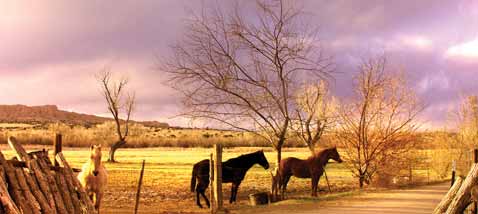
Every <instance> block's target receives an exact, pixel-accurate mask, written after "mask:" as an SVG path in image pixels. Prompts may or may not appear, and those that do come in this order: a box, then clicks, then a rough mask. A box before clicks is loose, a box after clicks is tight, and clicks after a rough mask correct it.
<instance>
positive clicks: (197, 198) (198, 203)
mask: <svg viewBox="0 0 478 214" xmlns="http://www.w3.org/2000/svg"><path fill="white" fill-rule="evenodd" d="M196 204H197V205H198V207H199V208H202V205H201V199H200V198H199V188H196Z"/></svg>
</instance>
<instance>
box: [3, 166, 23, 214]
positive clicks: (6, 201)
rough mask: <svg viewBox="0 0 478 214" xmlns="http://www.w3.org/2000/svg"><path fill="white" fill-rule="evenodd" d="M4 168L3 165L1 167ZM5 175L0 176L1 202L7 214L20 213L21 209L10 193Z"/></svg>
mask: <svg viewBox="0 0 478 214" xmlns="http://www.w3.org/2000/svg"><path fill="white" fill-rule="evenodd" d="M0 168H2V170H3V167H0ZM5 181H6V180H5V179H4V177H3V176H0V202H1V203H2V206H3V208H4V209H5V213H6V214H20V210H19V209H18V207H17V205H16V204H15V202H14V201H13V199H12V198H11V197H10V193H8V188H7V183H6V182H5Z"/></svg>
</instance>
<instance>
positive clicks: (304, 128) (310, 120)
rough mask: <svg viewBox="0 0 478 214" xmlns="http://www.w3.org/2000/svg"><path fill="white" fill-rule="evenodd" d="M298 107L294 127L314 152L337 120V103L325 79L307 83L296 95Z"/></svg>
mask: <svg viewBox="0 0 478 214" xmlns="http://www.w3.org/2000/svg"><path fill="white" fill-rule="evenodd" d="M296 100H297V108H296V113H295V117H294V119H293V120H292V129H293V130H294V133H295V134H296V136H297V137H298V139H299V140H300V141H302V142H303V143H304V144H305V145H307V147H308V148H309V150H310V151H311V152H312V154H314V153H315V147H316V144H317V143H318V142H319V141H320V139H321V138H322V136H323V134H324V133H325V132H327V131H329V130H330V129H332V128H333V127H334V126H335V125H336V122H337V114H336V111H337V107H338V106H337V103H336V101H335V98H334V97H333V96H332V95H330V92H329V88H328V86H327V83H326V82H325V81H320V82H318V83H316V84H311V85H307V86H305V87H304V88H303V90H301V91H299V94H298V95H297V96H296Z"/></svg>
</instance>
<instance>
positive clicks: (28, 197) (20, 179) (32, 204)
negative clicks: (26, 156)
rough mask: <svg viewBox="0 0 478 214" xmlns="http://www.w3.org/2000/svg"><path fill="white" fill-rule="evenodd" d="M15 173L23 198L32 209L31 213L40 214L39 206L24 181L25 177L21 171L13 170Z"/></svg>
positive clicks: (18, 169)
mask: <svg viewBox="0 0 478 214" xmlns="http://www.w3.org/2000/svg"><path fill="white" fill-rule="evenodd" d="M15 173H16V176H17V179H18V184H19V185H20V189H21V191H22V193H23V197H24V198H25V199H26V203H28V204H29V206H30V207H31V208H32V210H31V211H32V213H33V214H41V207H40V204H39V203H38V201H37V199H36V198H35V196H33V193H32V192H31V191H30V187H29V186H28V184H27V181H26V179H25V175H24V174H23V169H22V168H15Z"/></svg>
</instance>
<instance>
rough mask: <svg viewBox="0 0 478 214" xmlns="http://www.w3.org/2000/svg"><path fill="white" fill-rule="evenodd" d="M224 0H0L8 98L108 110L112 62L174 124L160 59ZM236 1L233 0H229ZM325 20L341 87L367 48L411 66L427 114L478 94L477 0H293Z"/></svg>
mask: <svg viewBox="0 0 478 214" xmlns="http://www.w3.org/2000/svg"><path fill="white" fill-rule="evenodd" d="M216 2H217V1H215V0H213V1H207V0H204V1H193V0H189V1H186V0H143V1H138V0H124V1H115V0H102V1H63V0H46V1H15V0H3V1H1V2H0V14H1V15H0V104H26V105H44V104H56V105H58V106H59V107H60V108H61V109H65V110H70V111H76V112H83V113H91V114H97V115H107V111H106V108H105V106H104V103H103V100H102V97H101V94H100V92H99V88H98V85H97V82H96V79H95V73H97V72H98V71H99V70H101V69H102V68H103V67H104V66H105V65H110V67H111V69H112V70H113V71H114V72H117V73H118V75H125V76H128V77H129V78H130V87H131V88H133V89H135V90H136V94H137V101H138V108H137V111H136V113H135V115H134V116H135V119H138V120H159V121H165V122H169V123H171V124H174V125H184V124H185V121H184V120H183V119H180V118H173V116H174V115H176V114H177V113H178V112H179V111H180V108H181V106H180V103H179V99H178V98H177V97H178V95H177V94H176V93H175V92H174V91H172V90H171V89H169V88H168V87H167V86H164V85H163V84H162V83H164V81H165V79H166V78H165V74H164V73H162V72H161V71H158V70H157V69H155V66H156V63H157V60H156V59H157V56H168V54H170V53H171V51H170V49H169V45H171V44H173V43H174V42H175V41H177V39H178V38H180V36H181V34H182V33H181V32H182V31H183V26H184V22H185V20H186V19H188V18H189V17H190V14H191V12H192V11H200V10H201V7H202V6H203V5H211V4H214V3H216ZM230 2H231V1H226V4H227V3H230ZM295 2H296V3H298V4H301V5H302V6H303V8H304V9H305V10H306V12H307V13H308V16H307V17H308V19H309V20H308V21H309V22H310V23H312V24H314V25H317V26H318V27H319V38H320V40H321V42H322V44H323V47H324V49H325V51H326V53H328V54H329V55H331V56H333V58H334V60H335V63H336V65H337V73H336V74H335V78H336V84H335V85H334V89H333V90H334V93H336V94H337V95H338V96H341V97H347V96H349V95H350V94H351V93H352V89H351V83H350V77H351V76H352V75H353V74H354V73H355V72H356V64H357V60H358V59H359V58H360V57H362V56H363V55H367V54H370V53H374V52H385V53H386V55H387V56H388V58H389V61H390V62H392V63H393V64H396V65H400V66H401V67H403V68H405V70H406V72H407V74H408V76H409V78H410V86H411V87H413V88H414V89H415V90H416V91H417V93H418V94H419V96H420V97H421V98H422V99H423V100H424V101H425V102H426V103H427V104H428V106H429V107H428V109H427V110H426V112H424V114H423V115H422V118H423V120H425V121H426V122H427V123H428V124H430V125H432V126H442V125H444V124H445V122H446V120H447V112H448V111H449V110H450V109H451V108H453V107H454V106H456V105H457V104H458V102H459V99H460V96H462V95H468V94H478V69H477V68H478V0H446V1H445V0H440V1H436V0H421V1H416V0H403V1H387V0H369V1H366V0H364V1H348V0H334V1H330V0H310V1H295Z"/></svg>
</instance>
